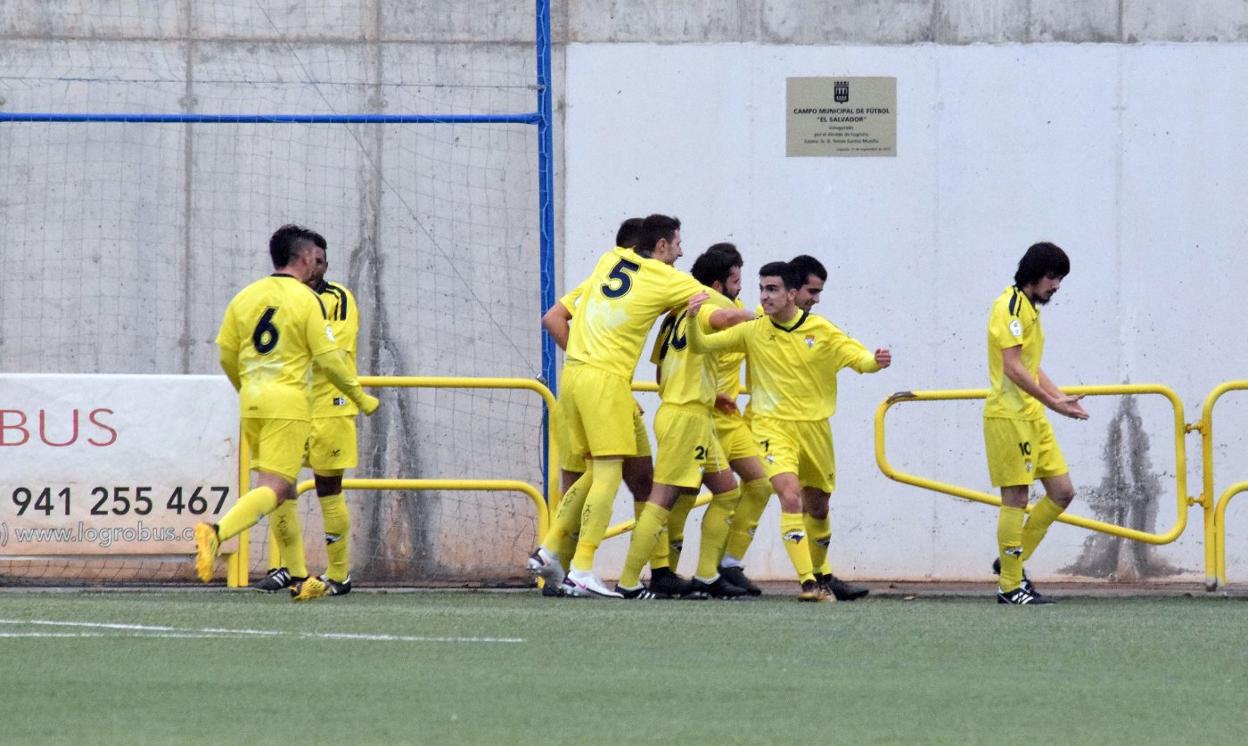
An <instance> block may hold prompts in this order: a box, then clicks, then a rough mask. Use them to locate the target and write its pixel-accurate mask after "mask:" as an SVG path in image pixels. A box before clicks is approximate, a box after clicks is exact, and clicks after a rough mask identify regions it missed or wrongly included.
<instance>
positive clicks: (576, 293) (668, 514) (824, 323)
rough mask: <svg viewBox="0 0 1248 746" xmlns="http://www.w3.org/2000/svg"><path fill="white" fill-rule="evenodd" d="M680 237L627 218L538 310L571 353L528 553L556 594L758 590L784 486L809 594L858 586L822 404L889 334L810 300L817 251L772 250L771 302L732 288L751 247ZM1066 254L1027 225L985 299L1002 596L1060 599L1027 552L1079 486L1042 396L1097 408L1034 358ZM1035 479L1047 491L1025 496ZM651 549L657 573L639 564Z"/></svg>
mask: <svg viewBox="0 0 1248 746" xmlns="http://www.w3.org/2000/svg"><path fill="white" fill-rule="evenodd" d="M682 253H683V252H682V251H681V238H680V221H679V220H678V219H676V218H674V217H669V216H667V215H651V216H649V217H647V218H645V219H641V218H632V219H629V220H626V221H625V222H624V223H623V225H621V226H620V230H619V233H618V234H617V236H616V247H615V248H614V249H612V250H611V251H608V252H607V253H606V254H604V255H603V256H602V257H601V258H600V259H599V260H598V263H597V264H596V265H595V267H594V270H593V272H592V273H591V274H590V276H589V277H588V278H586V279H585V280H584V281H583V282H582V283H581V284H580V285H578V286H577V287H576V288H575V289H574V290H573V291H572V292H570V293H568V294H567V295H565V296H564V297H563V298H561V299H560V300H559V302H558V303H556V304H555V306H554V307H552V308H551V309H549V310H548V311H547V312H546V314H545V316H544V317H543V319H542V324H543V326H544V327H545V328H546V329H547V331H548V332H550V334H551V335H552V336H553V337H554V339H555V341H556V342H557V343H558V344H559V345H560V346H561V347H563V348H564V350H565V351H566V353H567V355H566V359H565V365H564V371H563V379H562V389H561V392H560V397H559V403H558V408H557V411H556V413H555V415H556V416H555V418H554V427H555V428H556V432H557V433H558V435H559V446H560V455H561V459H562V463H561V464H560V466H561V467H562V469H563V488H564V494H563V499H562V500H560V502H559V504H558V506H557V508H556V511H555V515H554V520H553V521H552V524H551V528H550V530H549V532H548V533H547V534H546V536H545V537H543V538H542V542H541V544H540V545H539V546H538V547H537V549H535V550H534V551H533V553H532V554H531V555H529V559H528V568H529V570H531V571H532V572H533V573H535V574H536V575H537V576H538V577H539V578H540V579H541V580H542V588H543V593H545V594H548V595H570V596H588V597H597V598H623V599H655V598H740V597H742V596H747V595H759V594H760V593H761V591H760V590H759V588H758V587H757V586H756V585H755V584H754V583H753V582H751V581H750V579H749V578H748V577H747V576H746V574H745V567H744V564H743V560H744V558H745V554H746V551H747V550H748V549H749V546H750V543H751V541H752V540H753V537H754V531H755V529H756V528H757V527H758V523H759V518H760V516H761V515H762V513H763V510H764V508H765V507H766V505H767V502H768V500H769V499H770V498H771V495H772V494H773V493H774V494H775V495H776V496H777V498H778V499H779V502H780V537H781V540H782V543H783V546H784V549H785V551H786V553H787V554H788V557H789V560H790V562H792V564H793V570H794V573H795V574H796V576H797V580H798V583H799V584H800V591H799V593H798V596H797V597H798V599H799V600H801V601H816V602H817V601H830V600H839V601H849V600H855V599H859V598H862V597H864V596H866V595H867V589H866V588H861V587H857V586H854V585H850V584H849V583H846V582H844V581H842V580H840V579H839V578H837V577H836V575H835V574H833V572H832V567H831V564H830V563H829V561H828V547H829V544H830V543H831V537H832V528H831V523H830V521H829V519H828V499H829V497H830V495H831V493H832V491H833V490H834V489H835V488H836V467H835V457H834V453H833V449H832V431H831V428H830V426H829V422H828V420H829V418H830V417H831V416H832V415H833V413H834V412H835V411H836V391H837V385H836V376H837V373H838V372H839V371H840V370H841V369H842V368H852V369H853V370H855V371H857V372H859V373H875V372H877V371H880V370H882V369H884V368H887V367H888V366H889V365H890V364H891V363H892V355H891V353H890V352H889V350H888V349H887V348H883V347H881V348H877V349H875V350H874V351H872V350H870V349H868V348H867V347H866V346H864V345H863V344H862V343H861V342H859V341H858V340H856V339H854V338H852V337H850V336H849V335H847V334H845V332H843V331H841V330H840V329H839V328H837V327H836V326H835V325H834V324H832V323H831V322H829V321H828V320H827V319H824V318H823V317H821V316H818V315H816V314H814V313H812V309H813V307H814V306H815V305H816V304H817V303H818V302H819V295H820V291H822V289H823V285H824V282H825V281H826V280H827V271H826V270H825V269H824V267H823V265H822V264H820V263H819V261H818V260H817V259H815V258H813V257H810V256H805V255H803V256H798V257H795V258H793V259H792V260H790V261H787V262H785V261H775V262H769V263H766V264H764V265H763V266H762V268H761V269H760V270H759V278H758V280H759V299H760V302H761V306H760V307H759V308H758V309H757V310H756V311H750V310H747V309H746V308H745V306H744V304H743V303H742V302H741V300H740V299H739V297H738V296H739V294H740V291H741V284H742V280H741V267H742V264H743V262H742V259H741V254H740V253H739V252H738V250H737V248H736V247H735V246H733V245H732V244H730V243H718V244H715V245H713V246H711V247H710V248H708V249H707V250H706V251H705V252H703V253H702V254H701V255H700V256H698V258H697V259H696V260H695V261H694V263H693V269H692V276H690V275H688V274H685V273H684V272H681V271H679V270H677V269H676V268H675V263H676V260H677V259H679V258H680V257H681V255H682ZM1069 273H1070V260H1069V258H1068V257H1067V256H1066V253H1065V252H1064V251H1063V250H1062V249H1061V248H1060V247H1058V246H1056V245H1054V244H1052V243H1047V242H1043V243H1036V244H1033V245H1032V246H1031V247H1030V248H1028V249H1027V252H1026V253H1025V254H1024V255H1023V257H1022V259H1021V260H1020V261H1019V264H1018V270H1017V272H1016V273H1015V275H1014V283H1013V284H1012V285H1010V286H1009V287H1007V288H1006V289H1005V290H1004V291H1003V292H1002V293H1001V295H1000V296H998V297H997V299H996V300H995V301H994V302H993V304H992V307H991V310H990V312H989V319H988V335H987V352H988V366H987V367H988V379H989V385H990V391H989V394H988V396H987V398H986V401H985V404H984V413H983V414H984V444H985V452H986V455H987V460H988V471H989V475H990V477H991V479H992V483H993V485H994V486H996V487H998V488H1000V490H1001V499H1002V503H1001V511H1000V514H999V518H998V526H997V549H998V555H997V559H996V560H994V562H993V563H992V569H993V572H994V573H997V574H999V575H1000V581H999V583H998V587H997V593H996V598H997V601H998V603H1002V604H1009V605H1016V606H1022V605H1041V604H1051V603H1052V602H1053V601H1052V599H1051V598H1049V597H1047V596H1045V595H1043V594H1041V593H1040V592H1039V591H1038V590H1037V589H1036V587H1035V584H1034V583H1032V582H1031V580H1030V579H1029V578H1028V577H1027V574H1026V572H1025V571H1024V569H1023V563H1024V561H1025V560H1027V559H1028V558H1029V557H1030V556H1031V554H1032V553H1033V552H1034V551H1035V549H1036V547H1037V546H1038V545H1039V543H1040V541H1041V540H1042V539H1043V538H1044V535H1045V533H1046V532H1047V531H1048V528H1049V526H1050V525H1052V523H1053V522H1054V521H1055V520H1057V518H1058V517H1059V516H1060V515H1061V514H1062V512H1064V511H1065V509H1066V508H1067V506H1069V505H1070V502H1071V500H1072V499H1073V498H1074V494H1075V491H1074V487H1073V486H1072V483H1071V480H1070V476H1069V473H1068V471H1067V467H1066V462H1065V460H1064V458H1063V456H1062V453H1061V450H1060V449H1059V448H1058V445H1057V441H1056V439H1055V437H1054V435H1053V429H1052V427H1051V426H1050V425H1049V422H1048V419H1047V418H1046V415H1045V409H1046V408H1047V409H1049V410H1052V411H1054V412H1056V413H1058V414H1061V415H1063V416H1066V417H1070V418H1072V419H1079V420H1082V419H1087V417H1088V414H1087V412H1085V411H1084V410H1083V408H1082V406H1081V405H1080V403H1079V400H1080V398H1081V397H1079V396H1071V395H1067V394H1065V393H1064V392H1063V391H1062V390H1061V389H1060V388H1058V387H1057V385H1056V384H1054V383H1053V381H1052V380H1051V379H1049V377H1048V376H1047V375H1045V373H1044V371H1043V370H1041V368H1040V358H1041V356H1042V354H1043V352H1044V331H1043V329H1042V328H1041V325H1040V307H1041V306H1043V305H1044V304H1045V303H1047V302H1048V301H1049V300H1050V299H1051V298H1052V297H1053V294H1054V293H1056V292H1057V290H1058V288H1060V287H1061V284H1062V280H1063V279H1064V278H1065V277H1066V276H1067V275H1068V274H1069ZM665 314H666V316H665V318H664V320H663V322H662V325H661V326H660V330H659V335H658V338H657V340H656V342H655V345H654V350H653V353H652V354H651V362H653V363H654V364H655V365H656V366H657V370H656V375H657V377H658V383H659V395H660V399H661V401H662V403H661V404H660V406H659V410H658V412H657V413H656V414H655V418H654V429H655V435H656V437H657V440H658V454H657V456H656V457H655V459H654V461H653V463H652V462H651V459H650V444H649V439H648V438H647V436H646V431H645V427H644V425H643V423H642V419H641V409H640V407H639V406H638V405H637V403H636V401H635V400H634V399H633V396H632V378H633V369H634V368H635V367H636V365H637V361H638V358H639V357H640V355H641V351H642V346H643V345H644V344H645V340H646V338H647V336H648V335H649V332H650V329H651V327H652V326H653V325H654V322H655V321H656V320H657V319H658V318H659V317H660V316H664V315H665ZM574 317H575V321H573V318H574ZM743 359H744V361H745V363H746V371H747V377H748V380H749V394H750V399H749V405H748V406H747V407H746V409H745V412H744V413H742V412H740V411H739V410H738V408H737V396H738V394H739V393H740V390H741V379H740V372H741V362H742V360H743ZM1037 480H1039V481H1040V482H1042V483H1043V485H1044V488H1045V492H1046V494H1045V496H1044V497H1043V498H1042V499H1041V500H1040V501H1039V502H1037V503H1035V504H1034V505H1033V506H1031V508H1030V509H1029V508H1028V496H1029V492H1030V486H1031V484H1032V482H1034V481H1037ZM622 481H623V482H627V484H628V487H629V489H630V491H631V492H632V493H633V498H634V511H635V514H636V518H637V520H636V524H635V526H634V529H633V533H632V540H631V543H630V544H629V548H628V554H627V557H626V559H625V563H624V567H623V569H622V570H621V572H620V579H619V582H618V584H617V585H616V586H615V588H608V587H607V586H606V585H605V584H604V583H603V582H602V581H601V580H600V579H599V578H598V577H597V576H596V575H595V574H594V555H595V552H596V551H597V549H598V546H599V544H601V542H602V540H603V536H604V534H605V533H606V530H607V523H608V521H609V519H610V517H611V513H612V504H613V502H614V499H615V495H616V492H617V491H618V489H619V486H620V483H621V482H622ZM703 485H705V486H706V488H707V489H708V490H709V491H710V493H711V501H710V503H709V505H708V506H707V509H706V513H705V515H704V516H703V519H702V537H701V542H700V544H699V548H698V564H697V569H696V570H695V571H694V575H693V578H692V579H691V580H685V579H684V578H682V577H680V576H679V575H678V574H677V573H676V566H677V564H678V562H679V560H680V553H681V549H682V547H683V542H684V527H685V520H686V518H687V516H688V514H689V511H690V509H691V508H692V506H693V503H694V500H695V497H696V494H697V492H698V491H699V490H700V489H701V487H702V486H703ZM1029 510H1030V515H1028V511H1029ZM647 563H648V564H649V565H650V584H649V586H648V587H647V586H645V585H643V584H642V582H641V571H642V569H643V567H644V566H645V565H646V564H647ZM565 568H566V571H565Z"/></svg>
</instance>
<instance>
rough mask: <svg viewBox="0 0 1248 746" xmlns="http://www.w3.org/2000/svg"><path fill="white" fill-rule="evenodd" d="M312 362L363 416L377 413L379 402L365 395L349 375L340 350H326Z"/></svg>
mask: <svg viewBox="0 0 1248 746" xmlns="http://www.w3.org/2000/svg"><path fill="white" fill-rule="evenodd" d="M312 362H313V363H315V364H316V366H317V367H319V368H320V369H321V370H322V371H324V373H325V377H326V378H328V379H329V380H330V383H332V384H334V386H336V387H338V390H339V391H341V392H342V393H344V394H346V396H347V398H348V399H350V400H351V401H353V402H355V406H357V407H359V408H360V411H361V412H363V413H364V414H366V415H369V414H372V413H373V412H376V411H377V407H379V406H381V401H380V400H378V399H377V397H375V396H370V395H368V394H366V393H365V392H364V389H363V388H362V387H361V386H360V382H359V380H358V379H357V378H356V377H355V376H354V375H352V374H351V369H350V368H348V367H347V362H346V357H345V353H343V351H342V350H339V349H337V348H334V349H332V350H327V351H325V352H322V353H321V354H319V355H317V356H316V357H314V358H312Z"/></svg>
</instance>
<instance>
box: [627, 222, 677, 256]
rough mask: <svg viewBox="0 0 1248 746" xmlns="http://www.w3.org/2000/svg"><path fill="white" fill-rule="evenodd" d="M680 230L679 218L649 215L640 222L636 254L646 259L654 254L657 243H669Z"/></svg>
mask: <svg viewBox="0 0 1248 746" xmlns="http://www.w3.org/2000/svg"><path fill="white" fill-rule="evenodd" d="M678 230H680V218H674V217H671V216H670V215H649V216H647V217H646V219H645V220H643V221H641V238H640V239H639V240H638V241H637V253H638V254H641V255H642V256H645V257H648V256H650V255H651V254H653V253H654V247H655V246H658V245H659V241H662V240H667V241H671V240H672V239H673V238H675V237H676V231H678Z"/></svg>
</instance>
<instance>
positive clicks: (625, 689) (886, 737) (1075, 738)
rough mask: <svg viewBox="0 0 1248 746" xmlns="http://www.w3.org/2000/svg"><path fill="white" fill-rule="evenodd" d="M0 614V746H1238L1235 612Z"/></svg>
mask: <svg viewBox="0 0 1248 746" xmlns="http://www.w3.org/2000/svg"><path fill="white" fill-rule="evenodd" d="M0 620H3V621H2V622H0V635H2V636H0V661H2V666H3V669H2V670H3V674H0V675H2V676H3V686H2V687H0V692H3V703H4V706H3V710H4V711H5V713H6V714H5V716H4V725H3V733H2V734H0V740H3V742H5V743H29V742H41V743H51V742H57V743H76V742H92V743H96V742H105V743H171V742H177V743H209V742H221V743H225V742H230V743H233V742H242V743H253V742H274V743H276V742H284V743H335V744H354V743H395V742H405V743H407V742H411V743H495V744H497V743H503V744H522V743H570V744H572V743H626V742H627V743H640V742H651V743H653V742H685V743H802V742H810V743H815V742H818V743H915V742H937V743H989V742H1006V743H1009V742H1015V741H1018V742H1045V743H1106V742H1109V743H1127V742H1133V743H1139V742H1147V743H1233V742H1234V743H1239V742H1242V741H1243V739H1244V732H1245V727H1246V726H1248V653H1246V652H1245V649H1246V648H1248V604H1245V603H1244V602H1242V601H1236V600H1229V599H1224V598H1068V599H1065V600H1064V601H1063V602H1062V603H1060V604H1059V605H1057V606H1055V607H1049V608H1009V607H1000V606H998V605H997V604H995V603H993V601H992V597H991V596H990V595H988V596H987V597H985V598H931V599H927V598H919V599H916V600H908V601H907V600H901V599H896V598H886V599H874V598H871V599H867V600H865V601H861V602H857V603H839V604H799V603H796V602H795V601H793V600H792V598H791V597H764V598H762V599H758V600H753V601H748V602H722V601H705V602H691V601H669V602H622V601H614V602H612V601H590V600H570V599H543V598H541V597H539V596H538V595H537V594H536V592H530V593H515V592H496V593H490V592H481V593H463V592H427V593H399V594H380V593H354V594H351V595H350V596H347V597H343V598H334V599H325V600H322V601H317V602H312V603H306V604H298V605H296V604H292V603H290V601H289V599H288V598H287V597H285V596H278V595H274V596H262V595H259V594H254V593H247V592H226V591H220V592H190V591H169V592H159V593H112V592H110V593H88V592H68V593H66V592H58V593H39V592H17V591H9V592H5V593H3V594H0ZM33 622H44V623H33ZM46 622H60V623H66V622H68V623H72V624H47V623H46ZM101 625H135V626H139V627H156V628H160V629H134V628H129V627H119V626H112V627H109V626H101ZM50 635H57V636H50ZM336 635H366V636H375V637H376V639H372V638H359V637H349V638H345V639H344V638H341V637H336Z"/></svg>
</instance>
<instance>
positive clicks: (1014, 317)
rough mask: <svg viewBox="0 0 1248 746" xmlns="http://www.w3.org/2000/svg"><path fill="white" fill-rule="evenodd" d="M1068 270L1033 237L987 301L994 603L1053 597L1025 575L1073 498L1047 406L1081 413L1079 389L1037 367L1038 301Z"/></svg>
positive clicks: (1081, 416)
mask: <svg viewBox="0 0 1248 746" xmlns="http://www.w3.org/2000/svg"><path fill="white" fill-rule="evenodd" d="M1068 274H1070V259H1069V258H1068V257H1067V256H1066V252H1064V251H1062V249H1061V248H1059V247H1057V246H1055V245H1054V244H1051V243H1037V244H1034V245H1032V246H1031V247H1030V248H1028V249H1027V252H1026V253H1025V254H1023V258H1022V259H1021V260H1019V262H1018V271H1017V272H1015V273H1014V284H1013V285H1012V286H1010V287H1008V288H1006V289H1005V292H1003V293H1001V295H999V296H998V297H997V299H996V300H995V301H994V302H993V304H992V311H991V312H990V314H989V316H988V381H989V385H990V387H991V390H990V391H989V393H988V398H987V399H986V400H985V401H984V445H985V450H986V452H987V455H988V474H989V476H990V477H991V478H992V484H993V486H994V487H1000V488H1001V513H1000V516H999V518H998V520H997V545H998V549H999V550H1000V556H999V557H998V558H997V561H996V562H994V563H993V571H994V572H998V573H1000V575H1001V579H1000V582H999V583H998V587H997V602H998V603H1003V604H1012V605H1018V606H1022V605H1027V604H1051V603H1053V601H1052V600H1051V599H1049V598H1048V597H1046V596H1042V595H1041V594H1040V593H1039V592H1038V591H1037V590H1036V589H1035V586H1034V585H1032V584H1031V582H1030V581H1029V580H1028V578H1027V574H1026V572H1024V570H1023V563H1024V562H1026V561H1027V559H1028V558H1029V557H1031V555H1032V553H1033V552H1034V551H1035V550H1036V547H1037V546H1038V545H1039V544H1040V540H1041V539H1043V538H1044V535H1045V533H1046V532H1047V531H1048V530H1049V526H1051V525H1052V524H1053V521H1055V520H1057V517H1058V516H1060V515H1061V514H1062V512H1063V511H1064V510H1066V508H1067V507H1068V506H1069V505H1070V501H1071V500H1073V499H1074V497H1075V488H1074V486H1073V485H1072V483H1071V481H1070V473H1069V471H1068V469H1067V468H1066V460H1065V459H1064V458H1063V457H1062V451H1061V449H1060V448H1058V445H1057V439H1056V438H1054V436H1053V428H1052V426H1050V425H1049V421H1048V418H1046V417H1045V415H1044V408H1045V407H1048V408H1049V409H1052V410H1053V411H1054V412H1057V413H1058V414H1060V415H1063V416H1066V417H1070V418H1072V419H1076V420H1086V419H1087V418H1088V413H1087V412H1085V411H1084V409H1083V406H1082V405H1081V404H1079V400H1080V399H1082V398H1083V397H1081V396H1068V395H1066V394H1064V393H1062V390H1061V389H1059V388H1058V387H1057V385H1056V384H1054V383H1053V381H1052V380H1050V379H1049V377H1048V376H1047V375H1045V374H1044V371H1043V370H1042V369H1041V368H1040V357H1041V356H1042V355H1043V354H1044V329H1042V328H1041V326H1040V309H1039V306H1042V305H1044V304H1045V303H1048V302H1049V300H1051V299H1052V298H1053V294H1054V293H1056V292H1057V290H1058V288H1060V287H1061V286H1062V279H1063V278H1065V277H1066V275H1068ZM1037 479H1039V480H1040V482H1041V483H1042V484H1043V485H1044V489H1045V492H1046V493H1047V494H1046V495H1045V496H1044V497H1043V498H1041V500H1040V501H1039V502H1037V503H1036V504H1035V506H1033V507H1032V509H1031V517H1030V518H1028V517H1026V509H1027V493H1028V491H1029V489H1030V487H1031V483H1032V482H1034V481H1035V480H1037Z"/></svg>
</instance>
